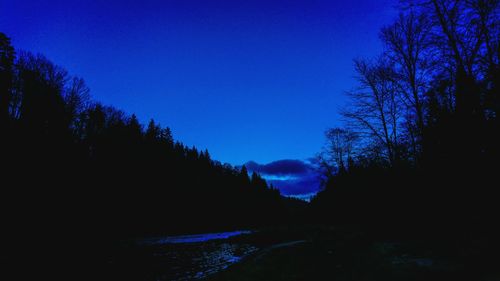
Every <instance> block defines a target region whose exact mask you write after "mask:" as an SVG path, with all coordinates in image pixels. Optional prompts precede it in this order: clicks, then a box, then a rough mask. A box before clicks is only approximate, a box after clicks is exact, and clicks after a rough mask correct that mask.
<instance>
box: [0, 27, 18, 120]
mask: <svg viewBox="0 0 500 281" xmlns="http://www.w3.org/2000/svg"><path fill="white" fill-rule="evenodd" d="M14 59H15V51H14V48H13V47H12V45H11V44H10V38H9V37H7V35H5V34H4V33H1V32H0V126H3V125H4V124H5V122H6V121H7V119H8V118H9V105H10V102H11V101H10V100H11V95H12V86H13V85H12V84H13V79H14V77H13V67H14Z"/></svg>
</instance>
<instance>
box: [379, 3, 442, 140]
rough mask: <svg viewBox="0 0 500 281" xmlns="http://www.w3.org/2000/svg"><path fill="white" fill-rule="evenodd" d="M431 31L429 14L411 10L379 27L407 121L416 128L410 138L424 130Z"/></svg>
mask: <svg viewBox="0 0 500 281" xmlns="http://www.w3.org/2000/svg"><path fill="white" fill-rule="evenodd" d="M430 31H431V24H430V21H429V19H428V17H427V16H426V15H425V14H416V13H415V12H414V11H410V12H408V13H405V14H400V15H399V17H398V19H397V20H396V21H395V23H393V24H392V25H389V26H387V27H384V28H383V29H382V31H381V39H382V41H383V42H384V44H385V46H386V49H387V50H386V52H385V55H386V57H387V58H388V59H389V60H390V61H391V62H392V63H393V64H394V66H395V70H396V74H397V79H396V82H397V85H398V92H399V94H400V95H401V101H402V102H404V104H405V106H406V108H407V110H408V116H407V117H408V120H406V122H407V124H410V123H413V122H414V123H415V125H416V128H417V131H416V132H409V134H410V135H412V136H415V138H417V139H415V140H413V142H420V140H421V138H422V137H423V132H424V118H425V117H424V114H425V113H424V94H425V92H426V91H427V89H428V84H429V80H430V78H431V72H432V69H433V67H432V66H433V63H432V56H430V52H431V48H430V43H431V40H430ZM412 116H414V117H415V118H412ZM413 119H414V120H413ZM407 127H408V128H413V127H414V126H411V125H410V126H407Z"/></svg>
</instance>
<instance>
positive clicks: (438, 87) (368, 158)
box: [313, 0, 500, 225]
mask: <svg viewBox="0 0 500 281" xmlns="http://www.w3.org/2000/svg"><path fill="white" fill-rule="evenodd" d="M398 11H399V15H398V16H397V18H396V19H395V20H394V22H393V23H392V24H390V25H387V26H385V27H383V28H382V29H381V31H380V40H381V42H382V44H383V46H384V48H383V52H382V53H381V54H380V55H379V56H377V57H375V58H369V59H365V58H358V59H355V60H354V68H355V71H356V79H357V87H356V88H354V89H352V90H350V91H348V92H346V95H347V97H348V103H347V104H346V105H345V106H344V107H343V108H342V110H341V111H340V115H341V116H342V121H343V124H344V126H342V127H336V128H331V129H329V130H327V131H326V140H327V141H326V145H325V147H324V149H323V150H322V152H321V153H320V154H319V160H320V161H319V162H320V164H321V169H322V171H323V172H324V174H325V184H324V185H325V188H324V190H323V191H322V192H320V194H319V195H318V196H317V197H316V198H315V199H314V200H313V206H314V207H315V208H316V209H317V211H318V216H321V217H323V218H324V219H326V220H338V221H351V222H367V221H370V222H376V223H381V222H387V223H389V224H401V223H403V224H404V223H405V222H408V223H409V224H415V223H416V222H421V221H425V222H431V221H433V222H435V224H436V225H439V224H444V225H447V224H448V223H450V224H452V223H457V224H458V223H478V222H480V221H482V222H489V223H491V221H492V219H493V218H494V215H493V214H495V213H496V212H497V211H498V207H497V204H496V203H495V202H496V199H497V198H498V197H497V195H496V189H497V187H496V185H498V179H497V178H496V177H495V174H496V173H497V172H498V168H499V165H498V159H499V156H500V153H499V148H500V120H499V118H500V116H499V114H500V5H499V1H497V0H472V1H456V0H418V1H410V0H405V1H400V3H399V5H398Z"/></svg>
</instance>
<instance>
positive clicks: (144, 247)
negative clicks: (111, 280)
mask: <svg viewBox="0 0 500 281" xmlns="http://www.w3.org/2000/svg"><path fill="white" fill-rule="evenodd" d="M250 233H251V232H250V231H233V232H224V233H208V234H199V235H183V236H171V237H162V238H154V239H146V240H141V241H139V242H138V243H137V244H136V246H134V247H133V248H131V249H130V250H127V252H126V253H121V255H120V256H119V257H117V258H116V259H114V262H113V263H114V264H115V266H116V269H117V272H119V275H121V276H125V279H126V280H138V281H139V280H140V281H148V280H155V281H159V280H172V281H181V280H197V279H202V278H205V277H207V276H208V275H211V274H213V273H216V272H219V271H221V270H224V269H226V268H227V267H228V266H230V265H232V264H235V263H237V262H239V261H241V259H243V258H244V257H246V256H248V255H250V254H252V253H254V252H255V251H257V250H258V248H257V247H255V246H253V245H250V244H247V243H244V242H241V241H240V242H235V241H236V240H235V239H228V238H230V237H234V236H237V235H242V234H250ZM121 276H115V277H120V278H119V279H121V280H124V278H122V277H121Z"/></svg>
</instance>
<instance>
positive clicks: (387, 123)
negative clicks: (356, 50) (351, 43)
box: [341, 59, 403, 166]
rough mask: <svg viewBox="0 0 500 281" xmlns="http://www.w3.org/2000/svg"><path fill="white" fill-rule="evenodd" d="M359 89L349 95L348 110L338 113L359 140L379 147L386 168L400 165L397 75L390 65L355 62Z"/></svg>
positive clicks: (400, 108)
mask: <svg viewBox="0 0 500 281" xmlns="http://www.w3.org/2000/svg"><path fill="white" fill-rule="evenodd" d="M355 66H356V72H357V73H358V77H357V78H358V82H359V84H360V86H359V88H358V89H357V90H355V91H351V92H348V93H347V94H348V96H349V98H350V101H351V102H350V107H348V108H346V109H344V110H343V111H342V112H341V113H342V115H343V116H344V117H345V118H346V120H347V122H348V125H349V126H350V127H351V128H352V129H353V131H355V132H357V133H359V135H360V136H361V137H365V138H368V139H370V140H371V141H372V142H373V143H378V144H381V145H382V146H383V147H384V150H385V153H384V155H385V158H386V160H387V161H388V162H389V164H390V165H391V166H392V165H395V164H396V163H397V162H398V161H399V146H400V135H399V129H400V123H401V120H402V117H403V110H402V106H401V101H400V99H399V97H398V94H397V85H396V82H395V81H396V74H395V72H394V69H393V67H392V65H391V64H390V63H388V62H387V61H385V60H383V59H381V60H379V61H377V62H376V63H370V62H367V61H365V60H356V61H355Z"/></svg>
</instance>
